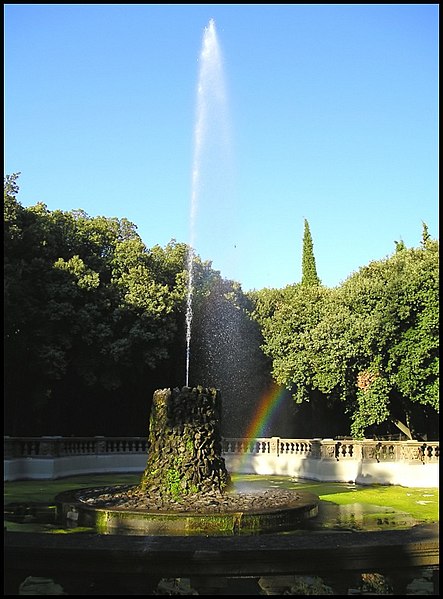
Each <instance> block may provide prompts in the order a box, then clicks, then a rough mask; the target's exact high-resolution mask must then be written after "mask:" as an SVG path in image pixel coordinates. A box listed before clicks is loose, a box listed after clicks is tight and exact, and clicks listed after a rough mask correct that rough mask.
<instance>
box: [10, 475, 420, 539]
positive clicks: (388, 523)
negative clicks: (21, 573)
mask: <svg viewBox="0 0 443 599" xmlns="http://www.w3.org/2000/svg"><path fill="white" fill-rule="evenodd" d="M233 478H234V483H233V490H234V491H235V492H237V493H254V491H263V490H269V489H271V490H272V489H273V488H286V489H297V488H298V489H305V490H309V491H310V492H312V493H316V483H313V484H312V488H308V487H310V485H309V482H307V481H297V480H294V479H291V478H289V477H266V476H258V475H245V476H236V477H233ZM52 482H53V481H47V482H46V485H47V489H50V487H51V483H52ZM54 482H55V481H54ZM37 484H39V485H41V484H42V483H41V481H40V482H38V483H37ZM58 484H59V483H58ZM66 484H67V485H68V486H67V488H69V481H68V480H66ZM86 486H87V485H86V484H85V487H86ZM327 486H328V492H329V493H343V492H345V491H346V492H348V493H352V492H353V491H355V490H357V489H358V488H359V487H358V486H356V485H353V484H350V483H328V484H327ZM58 490H59V489H57V492H58ZM55 494H56V493H55ZM317 494H318V493H317ZM4 520H5V521H4V526H5V528H6V529H7V530H10V531H15V532H17V531H21V532H46V533H53V534H73V533H81V532H94V529H92V528H86V527H79V526H77V523H76V522H74V521H73V522H72V523H71V525H66V526H65V525H64V526H63V527H62V526H61V525H60V524H59V523H58V522H57V519H56V510H55V506H54V505H50V504H45V503H38V502H16V503H9V504H6V505H5V510H4ZM416 523H417V521H416V520H415V519H414V518H413V517H412V516H411V515H409V514H407V513H404V512H401V511H398V510H395V509H393V508H391V507H386V506H379V505H373V504H366V503H365V504H363V503H350V504H347V505H338V504H336V503H333V502H332V501H323V500H321V501H320V503H319V506H318V515H317V516H316V517H314V518H310V519H308V520H306V521H305V522H304V523H303V524H302V527H301V528H300V529H299V530H296V531H293V532H289V533H282V534H297V533H300V532H303V531H304V532H306V530H310V531H325V530H343V531H379V530H392V529H400V528H410V527H411V526H413V525H414V524H416Z"/></svg>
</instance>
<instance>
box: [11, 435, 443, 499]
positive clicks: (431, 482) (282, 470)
mask: <svg viewBox="0 0 443 599" xmlns="http://www.w3.org/2000/svg"><path fill="white" fill-rule="evenodd" d="M222 455H223V457H224V459H225V461H226V467H227V468H228V470H229V471H230V472H233V473H239V474H252V473H254V474H262V475H267V476H270V475H284V476H291V477H297V478H304V479H310V480H320V481H331V482H332V481H336V482H355V483H358V484H375V483H378V484H400V485H403V486H409V487H412V486H417V487H418V486H423V487H438V480H439V470H438V467H439V457H440V444H439V441H426V442H424V441H378V440H373V439H363V440H357V439H342V440H335V439H286V438H282V437H261V438H257V439H244V438H223V439H222ZM146 460H147V440H146V438H143V437H4V466H5V467H4V480H5V481H12V480H21V479H54V478H60V477H62V476H71V475H75V474H88V473H94V472H140V473H141V472H142V471H143V470H144V468H145V466H146Z"/></svg>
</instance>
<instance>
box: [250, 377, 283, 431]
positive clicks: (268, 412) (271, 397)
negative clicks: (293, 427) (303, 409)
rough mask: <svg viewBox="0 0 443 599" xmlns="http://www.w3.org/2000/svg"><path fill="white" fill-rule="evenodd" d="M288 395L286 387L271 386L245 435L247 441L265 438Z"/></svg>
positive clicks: (273, 384) (274, 384)
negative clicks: (267, 429)
mask: <svg viewBox="0 0 443 599" xmlns="http://www.w3.org/2000/svg"><path fill="white" fill-rule="evenodd" d="M286 393H287V390H286V388H285V387H282V386H280V385H277V384H276V383H272V384H271V385H270V387H269V389H268V390H267V391H266V392H265V393H264V395H263V397H262V398H261V400H260V403H259V405H258V408H257V412H256V413H255V416H254V418H253V419H252V421H251V422H250V424H249V426H248V428H247V429H246V432H245V434H244V435H243V437H244V438H245V439H259V438H260V437H263V436H265V434H266V428H267V426H268V425H269V424H270V423H271V422H272V418H273V417H274V415H275V414H276V412H277V409H278V407H279V406H280V405H281V403H282V402H283V400H284V398H285V397H286Z"/></svg>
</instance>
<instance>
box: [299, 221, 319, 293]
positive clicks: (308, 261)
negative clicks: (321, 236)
mask: <svg viewBox="0 0 443 599" xmlns="http://www.w3.org/2000/svg"><path fill="white" fill-rule="evenodd" d="M301 284H302V285H303V286H305V287H306V286H310V285H320V284H321V281H320V279H319V278H318V275H317V268H316V266H315V257H314V244H313V242H312V236H311V231H310V229H309V223H308V221H307V220H306V219H305V225H304V234H303V258H302V280H301Z"/></svg>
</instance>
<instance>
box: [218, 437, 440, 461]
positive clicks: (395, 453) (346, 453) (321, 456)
mask: <svg viewBox="0 0 443 599" xmlns="http://www.w3.org/2000/svg"><path fill="white" fill-rule="evenodd" d="M223 452H224V453H225V455H230V454H236V455H238V454H250V455H264V454H268V455H271V454H274V455H276V456H281V455H296V456H300V457H306V458H310V459H313V460H315V459H317V460H325V459H330V460H336V461H342V460H365V461H376V462H396V461H397V462H398V461H407V462H416V463H419V462H420V463H423V464H424V463H437V462H438V461H439V457H440V442H439V441H430V442H423V441H376V440H372V439H363V440H349V441H336V440H334V439H283V438H281V437H271V438H264V437H263V438H258V439H241V438H234V439H223Z"/></svg>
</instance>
